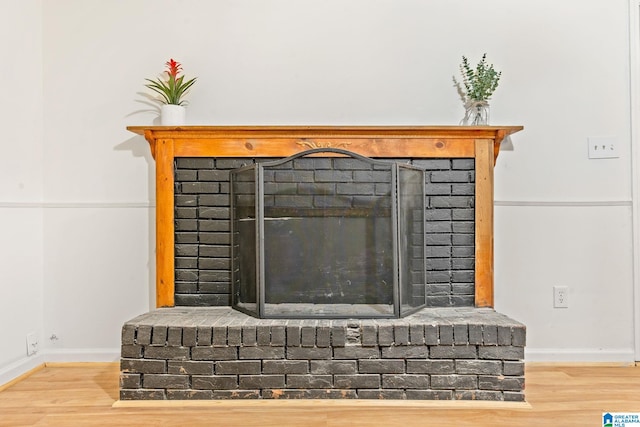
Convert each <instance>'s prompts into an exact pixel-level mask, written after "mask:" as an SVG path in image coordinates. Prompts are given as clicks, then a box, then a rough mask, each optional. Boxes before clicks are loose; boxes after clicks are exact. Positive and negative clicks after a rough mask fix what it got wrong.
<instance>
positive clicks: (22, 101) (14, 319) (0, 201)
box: [0, 0, 43, 384]
mask: <svg viewBox="0 0 640 427" xmlns="http://www.w3.org/2000/svg"><path fill="white" fill-rule="evenodd" d="M0 39H2V40H4V41H3V43H1V44H0V58H2V60H3V64H2V66H1V67H0V70H1V71H0V77H1V78H2V82H3V85H2V86H3V98H4V102H2V103H0V127H1V128H2V138H1V140H0V146H1V147H2V155H0V242H1V243H0V295H2V298H0V337H1V344H0V384H2V383H4V382H6V380H8V379H10V378H11V377H13V376H15V375H16V374H19V373H20V371H21V370H24V368H25V367H27V368H28V367H30V366H35V365H32V364H31V361H29V360H27V357H26V348H27V347H26V335H27V334H30V333H35V334H37V336H38V337H40V338H41V337H42V325H43V288H42V285H43V280H42V264H43V241H42V207H41V202H42V15H41V7H40V1H39V0H26V1H23V0H0Z"/></svg>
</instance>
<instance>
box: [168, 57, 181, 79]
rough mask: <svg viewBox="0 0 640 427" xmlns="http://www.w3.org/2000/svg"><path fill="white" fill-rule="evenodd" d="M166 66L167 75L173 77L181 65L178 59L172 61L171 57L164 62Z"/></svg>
mask: <svg viewBox="0 0 640 427" xmlns="http://www.w3.org/2000/svg"><path fill="white" fill-rule="evenodd" d="M166 65H167V68H168V69H169V71H167V73H168V74H169V77H173V78H174V79H177V78H178V73H179V72H180V70H182V65H181V64H180V63H179V62H178V61H174V60H173V58H171V59H170V60H168V61H167V62H166Z"/></svg>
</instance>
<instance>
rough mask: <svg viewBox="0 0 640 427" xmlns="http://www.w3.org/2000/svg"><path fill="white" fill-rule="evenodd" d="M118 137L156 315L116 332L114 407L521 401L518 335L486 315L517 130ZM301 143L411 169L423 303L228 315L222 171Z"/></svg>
mask: <svg viewBox="0 0 640 427" xmlns="http://www.w3.org/2000/svg"><path fill="white" fill-rule="evenodd" d="M129 130H131V131H133V132H135V133H138V134H141V135H144V136H145V138H146V139H147V140H148V141H149V143H150V145H151V150H152V154H153V156H154V158H155V160H156V191H157V194H156V200H157V207H156V226H157V236H156V240H157V248H156V255H157V259H156V283H157V286H156V297H157V298H156V300H157V306H158V310H154V311H152V312H150V313H146V314H142V315H141V316H138V317H136V318H135V319H132V320H131V321H129V322H127V323H126V324H125V325H124V326H123V331H122V361H121V365H122V376H121V399H123V400H130V399H223V398H388V399H447V400H467V399H478V400H500V401H522V400H524V392H523V390H524V376H523V375H524V362H523V358H524V345H525V327H524V325H522V324H520V323H519V322H517V321H515V320H513V319H510V318H508V317H506V316H504V315H502V314H500V313H497V312H495V310H493V309H492V307H493V165H494V162H495V160H496V158H497V155H498V151H499V147H500V142H501V141H502V139H503V138H505V137H506V136H508V135H510V134H512V133H514V132H517V131H518V130H521V127H489V126H488V127H457V126H455V127H192V126H188V127H183V128H172V127H131V128H129ZM314 148H336V149H344V150H348V151H350V152H353V153H357V154H358V155H361V156H365V157H368V158H372V159H373V158H375V159H384V160H387V161H391V162H400V163H403V164H407V165H412V166H413V167H416V168H421V169H423V170H424V171H425V183H424V188H425V210H424V216H425V219H426V222H425V227H424V242H425V245H424V251H425V255H426V283H424V293H425V298H426V308H424V309H421V310H420V311H418V312H416V313H413V314H411V315H409V316H407V317H404V318H400V319H362V318H357V317H355V316H354V318H344V319H312V318H309V319H256V318H254V317H251V316H248V315H246V314H244V313H241V312H238V311H236V310H233V309H231V308H230V305H231V295H232V286H231V276H232V272H231V269H232V263H231V253H232V251H231V235H230V231H231V213H230V212H231V209H230V189H231V186H230V181H229V173H230V171H231V170H233V169H236V168H238V167H242V166H247V165H252V164H255V163H256V162H266V161H270V160H274V159H281V158H283V157H287V156H290V155H293V154H296V153H300V152H303V151H306V150H309V149H314ZM317 156H320V157H314V158H313V159H316V160H314V161H315V162H318V164H320V162H323V161H325V162H326V160H327V159H330V158H331V157H332V156H338V154H335V153H333V154H331V153H329V154H323V155H321V154H318V155H317ZM322 156H324V157H322ZM327 156H328V157H327Z"/></svg>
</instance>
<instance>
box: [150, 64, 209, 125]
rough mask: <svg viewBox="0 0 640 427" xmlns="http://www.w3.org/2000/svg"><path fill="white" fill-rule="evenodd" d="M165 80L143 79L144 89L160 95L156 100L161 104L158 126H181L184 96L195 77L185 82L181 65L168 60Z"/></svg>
mask: <svg viewBox="0 0 640 427" xmlns="http://www.w3.org/2000/svg"><path fill="white" fill-rule="evenodd" d="M165 65H166V67H167V70H166V71H165V72H166V73H167V77H166V79H164V80H163V79H161V78H157V79H156V80H151V79H145V80H146V81H147V82H148V83H147V84H145V86H146V87H148V88H149V89H151V90H152V91H154V92H156V93H157V94H158V95H160V98H158V99H157V100H158V101H159V102H160V103H162V105H161V107H160V124H161V125H163V126H175V125H183V124H184V122H185V117H186V109H185V107H184V106H185V105H186V101H185V100H184V99H183V97H184V95H185V94H186V93H187V92H188V91H189V89H190V88H191V86H193V84H194V83H195V82H196V79H197V78H196V77H194V78H192V79H190V80H185V78H184V77H185V76H184V75H180V73H181V72H182V64H180V63H179V62H178V61H174V60H173V59H170V60H169V61H167V62H166V64H165Z"/></svg>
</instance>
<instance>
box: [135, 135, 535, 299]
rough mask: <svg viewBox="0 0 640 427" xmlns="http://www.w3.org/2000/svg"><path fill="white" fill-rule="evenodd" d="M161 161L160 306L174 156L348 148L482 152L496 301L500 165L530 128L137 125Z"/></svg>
mask: <svg viewBox="0 0 640 427" xmlns="http://www.w3.org/2000/svg"><path fill="white" fill-rule="evenodd" d="M127 129H128V130H129V131H131V132H134V133H136V134H138V135H143V136H144V137H145V139H146V140H147V141H148V142H149V145H150V146H151V153H152V155H153V158H154V159H155V161H156V305H157V306H158V307H171V306H174V290H175V282H174V280H175V279H174V256H175V253H174V234H175V229H174V170H173V167H174V159H175V158H176V157H250V158H256V157H287V156H290V155H293V154H296V153H299V152H303V151H306V150H309V149H312V148H329V147H331V148H342V149H345V150H349V151H352V152H355V153H358V154H361V155H363V156H367V157H373V158H376V157H377V158H474V159H475V172H476V181H475V183H476V185H475V187H476V189H475V280H476V283H475V304H476V306H477V307H493V299H494V298H493V167H494V164H495V161H496V159H497V157H498V152H499V150H500V143H501V142H502V140H503V139H504V138H506V137H507V136H509V135H511V134H513V133H515V132H518V131H520V130H522V129H523V127H522V126H179V127H173V126H129V127H127Z"/></svg>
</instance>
